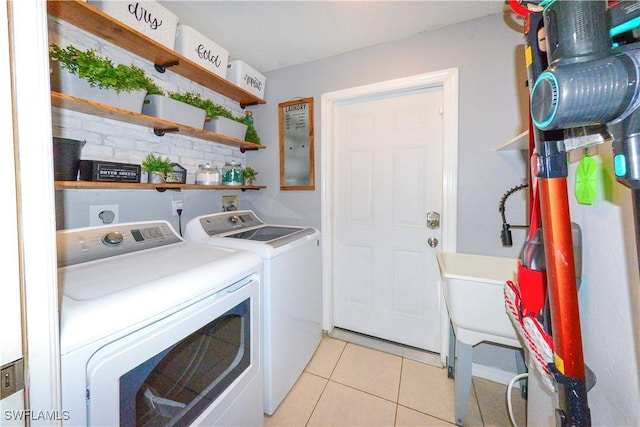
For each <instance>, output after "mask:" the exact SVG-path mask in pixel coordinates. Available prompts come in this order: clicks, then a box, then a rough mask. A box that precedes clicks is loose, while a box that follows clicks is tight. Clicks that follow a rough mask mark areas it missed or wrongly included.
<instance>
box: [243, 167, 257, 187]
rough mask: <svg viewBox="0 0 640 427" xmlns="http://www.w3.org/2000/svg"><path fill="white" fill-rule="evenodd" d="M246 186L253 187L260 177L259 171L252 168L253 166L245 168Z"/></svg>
mask: <svg viewBox="0 0 640 427" xmlns="http://www.w3.org/2000/svg"><path fill="white" fill-rule="evenodd" d="M243 175H244V185H253V184H254V182H255V180H256V178H257V177H258V171H257V170H255V169H254V168H252V167H251V166H247V167H245V168H244V174H243Z"/></svg>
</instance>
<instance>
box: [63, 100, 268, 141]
mask: <svg viewBox="0 0 640 427" xmlns="http://www.w3.org/2000/svg"><path fill="white" fill-rule="evenodd" d="M51 105H52V106H54V107H59V108H64V109H67V110H73V111H77V112H80V113H85V114H91V115H93V116H100V117H104V118H108V119H112V120H118V121H121V122H126V123H130V124H134V125H139V126H145V127H149V128H152V129H158V130H167V129H171V130H172V131H175V129H177V130H178V133H179V134H180V135H185V136H191V137H193V138H198V139H203V140H206V141H209V142H215V143H218V144H222V145H228V146H232V147H237V148H240V149H241V150H261V149H264V148H266V147H265V146H264V145H258V144H254V143H252V142H248V141H242V140H240V139H236V138H231V137H228V136H226V135H222V134H219V133H215V132H209V131H206V130H204V129H198V128H194V127H191V126H185V125H182V124H179V123H174V122H170V121H167V120H162V119H159V118H157V117H152V116H146V115H144V114H140V113H134V112H133V111H127V110H122V109H120V108H114V107H111V106H109V105H105V104H100V103H98V102H93V101H89V100H86V99H81V98H76V97H74V96H70V95H66V94H64V93H59V92H51Z"/></svg>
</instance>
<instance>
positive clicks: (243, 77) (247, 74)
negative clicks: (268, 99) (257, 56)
mask: <svg viewBox="0 0 640 427" xmlns="http://www.w3.org/2000/svg"><path fill="white" fill-rule="evenodd" d="M227 80H229V81H230V82H232V83H234V84H236V85H238V86H240V87H241V88H242V89H244V90H246V91H247V92H250V93H252V94H254V95H255V96H257V97H259V98H261V99H264V87H265V85H266V84H267V78H266V77H265V76H263V75H262V74H260V73H259V72H257V71H256V70H255V69H254V68H253V67H251V66H250V65H249V64H247V63H246V62H244V61H240V60H234V61H229V67H228V68H227Z"/></svg>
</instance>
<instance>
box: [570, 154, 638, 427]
mask: <svg viewBox="0 0 640 427" xmlns="http://www.w3.org/2000/svg"><path fill="white" fill-rule="evenodd" d="M589 152H590V154H591V155H592V156H593V157H594V158H595V159H596V160H597V162H598V164H599V169H598V170H599V174H598V193H597V196H596V200H595V201H594V202H593V204H592V205H581V204H578V203H577V200H576V198H575V197H574V196H573V192H574V189H575V171H576V168H577V165H578V161H579V160H580V159H581V158H582V156H583V152H582V150H580V151H577V152H574V153H571V156H570V159H571V162H570V167H569V178H568V183H569V201H570V209H571V218H572V220H573V221H574V222H577V223H578V224H580V226H581V228H582V239H583V261H582V265H583V271H582V284H581V287H580V290H579V297H580V298H579V299H580V323H581V326H582V334H583V346H584V357H585V363H586V364H587V365H589V367H590V368H591V369H592V370H593V371H594V372H595V373H596V375H597V377H598V382H597V384H596V386H595V388H594V389H593V390H592V391H591V392H590V393H589V396H588V397H589V406H590V408H591V417H592V421H593V425H599V426H638V425H640V381H639V376H638V372H639V370H640V279H639V278H638V262H637V255H636V247H635V230H634V216H633V207H632V201H631V190H629V189H628V188H626V187H624V186H622V185H621V184H619V183H617V182H616V180H615V174H614V172H613V161H612V153H611V144H604V145H602V146H599V147H596V148H591V149H590V150H589Z"/></svg>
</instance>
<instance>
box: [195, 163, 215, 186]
mask: <svg viewBox="0 0 640 427" xmlns="http://www.w3.org/2000/svg"><path fill="white" fill-rule="evenodd" d="M196 184H200V185H220V171H219V170H218V168H217V167H216V166H215V165H212V164H211V163H206V164H204V165H198V173H197V174H196Z"/></svg>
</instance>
